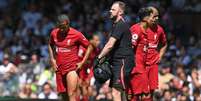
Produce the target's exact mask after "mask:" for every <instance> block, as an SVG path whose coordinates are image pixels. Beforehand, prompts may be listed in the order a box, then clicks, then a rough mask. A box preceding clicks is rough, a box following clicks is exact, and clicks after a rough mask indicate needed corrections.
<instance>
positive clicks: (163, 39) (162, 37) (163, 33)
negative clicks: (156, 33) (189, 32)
mask: <svg viewBox="0 0 201 101" xmlns="http://www.w3.org/2000/svg"><path fill="white" fill-rule="evenodd" d="M160 37H161V38H160V42H161V43H162V45H165V44H166V43H167V39H166V34H165V32H164V30H163V29H162V28H161V36H160Z"/></svg>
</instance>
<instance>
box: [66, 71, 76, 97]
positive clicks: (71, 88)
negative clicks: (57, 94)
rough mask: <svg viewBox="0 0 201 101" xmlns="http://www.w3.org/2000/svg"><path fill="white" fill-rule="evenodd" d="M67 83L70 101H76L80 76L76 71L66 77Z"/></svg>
mask: <svg viewBox="0 0 201 101" xmlns="http://www.w3.org/2000/svg"><path fill="white" fill-rule="evenodd" d="M66 79H67V80H66V82H67V85H68V96H69V100H68V101H76V97H77V88H78V75H77V73H76V72H75V71H71V72H69V73H68V74H67V75H66Z"/></svg>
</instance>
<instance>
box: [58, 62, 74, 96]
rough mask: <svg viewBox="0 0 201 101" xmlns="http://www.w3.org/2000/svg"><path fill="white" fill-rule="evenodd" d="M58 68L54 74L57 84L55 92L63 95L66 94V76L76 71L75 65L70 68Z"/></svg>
mask: <svg viewBox="0 0 201 101" xmlns="http://www.w3.org/2000/svg"><path fill="white" fill-rule="evenodd" d="M62 69H63V68H59V69H58V71H57V72H56V84H57V92H58V93H63V92H67V82H66V75H67V74H68V73H69V72H71V71H75V70H76V69H77V67H76V65H73V66H72V67H71V68H66V69H65V68H64V70H62Z"/></svg>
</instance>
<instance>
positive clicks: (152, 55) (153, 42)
mask: <svg viewBox="0 0 201 101" xmlns="http://www.w3.org/2000/svg"><path fill="white" fill-rule="evenodd" d="M146 33H147V34H148V37H147V38H148V49H147V56H146V64H147V65H152V64H157V63H158V62H159V53H158V50H157V48H158V44H159V43H162V45H165V44H166V43H167V39H166V34H165V32H164V30H163V28H162V27H161V26H160V25H157V26H156V27H155V28H153V29H151V28H148V29H147V32H146Z"/></svg>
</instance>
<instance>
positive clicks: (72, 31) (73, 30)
mask: <svg viewBox="0 0 201 101" xmlns="http://www.w3.org/2000/svg"><path fill="white" fill-rule="evenodd" d="M69 34H75V35H78V36H79V35H82V33H81V32H80V31H78V30H77V29H75V28H72V27H70V31H69Z"/></svg>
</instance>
